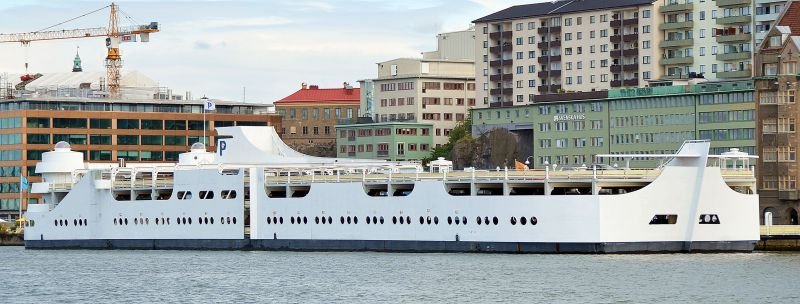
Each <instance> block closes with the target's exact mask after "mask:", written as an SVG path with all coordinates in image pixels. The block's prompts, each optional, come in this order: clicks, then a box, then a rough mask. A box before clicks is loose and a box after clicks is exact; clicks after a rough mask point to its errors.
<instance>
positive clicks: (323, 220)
mask: <svg viewBox="0 0 800 304" xmlns="http://www.w3.org/2000/svg"><path fill="white" fill-rule="evenodd" d="M322 223H323V224H325V217H324V216H323V217H322Z"/></svg>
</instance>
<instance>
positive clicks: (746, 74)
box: [717, 70, 753, 78]
mask: <svg viewBox="0 0 800 304" xmlns="http://www.w3.org/2000/svg"><path fill="white" fill-rule="evenodd" d="M752 76H753V71H750V70H744V71H729V72H717V77H719V78H750V77H752Z"/></svg>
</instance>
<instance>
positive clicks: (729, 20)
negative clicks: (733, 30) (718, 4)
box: [717, 16, 753, 25]
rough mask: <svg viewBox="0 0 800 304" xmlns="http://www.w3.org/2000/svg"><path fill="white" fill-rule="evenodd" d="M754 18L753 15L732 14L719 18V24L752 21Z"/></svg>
mask: <svg viewBox="0 0 800 304" xmlns="http://www.w3.org/2000/svg"><path fill="white" fill-rule="evenodd" d="M751 20H753V18H752V16H731V17H722V18H717V24H720V25H723V24H737V23H750V21H751Z"/></svg>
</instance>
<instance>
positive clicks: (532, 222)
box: [531, 216, 539, 225]
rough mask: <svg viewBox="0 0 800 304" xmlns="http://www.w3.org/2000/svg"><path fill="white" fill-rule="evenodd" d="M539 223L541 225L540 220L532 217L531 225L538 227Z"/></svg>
mask: <svg viewBox="0 0 800 304" xmlns="http://www.w3.org/2000/svg"><path fill="white" fill-rule="evenodd" d="M538 223H539V220H538V219H536V217H535V216H531V225H536V224H538Z"/></svg>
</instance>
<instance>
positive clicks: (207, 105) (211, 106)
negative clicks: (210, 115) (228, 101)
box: [203, 99, 217, 111]
mask: <svg viewBox="0 0 800 304" xmlns="http://www.w3.org/2000/svg"><path fill="white" fill-rule="evenodd" d="M203 108H204V109H205V110H206V111H214V110H216V109H217V105H216V104H215V103H214V101H213V100H211V99H206V100H205V104H203Z"/></svg>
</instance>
